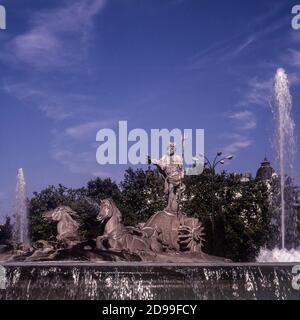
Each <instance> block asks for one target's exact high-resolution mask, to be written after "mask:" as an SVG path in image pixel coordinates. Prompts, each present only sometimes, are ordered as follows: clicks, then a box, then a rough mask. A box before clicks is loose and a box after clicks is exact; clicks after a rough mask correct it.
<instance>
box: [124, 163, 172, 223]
mask: <svg viewBox="0 0 300 320" xmlns="http://www.w3.org/2000/svg"><path fill="white" fill-rule="evenodd" d="M163 185H164V180H163V178H162V177H161V176H160V175H159V173H158V171H157V170H147V171H144V170H142V169H136V170H133V169H132V168H129V169H127V170H126V171H125V175H124V180H123V181H122V182H121V183H120V187H121V206H120V208H121V212H122V213H123V221H124V222H125V224H128V225H135V224H137V223H139V222H145V221H147V220H148V219H149V218H150V216H151V215H153V214H154V213H155V212H157V211H159V210H162V209H163V208H164V206H165V203H166V202H165V197H164V193H163Z"/></svg>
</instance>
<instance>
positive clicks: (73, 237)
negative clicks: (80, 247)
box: [43, 206, 80, 247]
mask: <svg viewBox="0 0 300 320" xmlns="http://www.w3.org/2000/svg"><path fill="white" fill-rule="evenodd" d="M43 218H44V219H51V220H53V221H57V222H58V223H57V236H56V239H57V240H58V241H60V242H62V243H63V244H64V245H66V246H67V247H71V246H73V245H74V244H77V243H78V242H79V240H80V238H79V234H78V229H79V223H78V222H76V221H75V220H74V219H73V218H78V216H77V214H76V212H75V211H73V210H72V209H71V208H70V207H67V206H60V207H58V208H56V209H54V210H51V211H48V212H46V213H44V214H43Z"/></svg>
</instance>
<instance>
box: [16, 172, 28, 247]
mask: <svg viewBox="0 0 300 320" xmlns="http://www.w3.org/2000/svg"><path fill="white" fill-rule="evenodd" d="M14 218H15V221H14V224H13V241H14V243H15V244H22V246H24V247H28V246H29V245H30V240H29V231H28V210H27V196H26V182H25V176H24V171H23V169H22V168H20V169H19V170H18V175H17V188H16V204H15V215H14Z"/></svg>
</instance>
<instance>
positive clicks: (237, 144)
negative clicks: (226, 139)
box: [223, 134, 253, 154]
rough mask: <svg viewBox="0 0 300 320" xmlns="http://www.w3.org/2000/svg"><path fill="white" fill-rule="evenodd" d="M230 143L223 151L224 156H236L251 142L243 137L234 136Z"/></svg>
mask: <svg viewBox="0 0 300 320" xmlns="http://www.w3.org/2000/svg"><path fill="white" fill-rule="evenodd" d="M232 138H233V139H232V141H231V142H230V143H229V144H227V145H226V146H225V147H224V148H223V150H224V152H225V153H226V154H236V153H238V152H239V151H240V150H242V149H246V148H248V147H250V146H251V145H252V143H253V141H252V140H251V139H249V138H247V137H245V136H242V135H238V134H234V135H232Z"/></svg>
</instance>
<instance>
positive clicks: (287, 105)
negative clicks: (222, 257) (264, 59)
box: [256, 68, 300, 262]
mask: <svg viewBox="0 0 300 320" xmlns="http://www.w3.org/2000/svg"><path fill="white" fill-rule="evenodd" d="M272 111H273V114H274V121H275V130H276V131H275V149H276V156H277V161H278V163H279V170H280V172H279V173H280V189H281V190H280V197H281V247H282V249H278V248H275V249H273V250H271V251H270V250H267V249H265V248H261V250H260V253H259V255H258V257H257V259H256V260H257V261H258V262H291V261H294V262H296V261H297V262H299V261H300V251H299V250H297V248H294V249H291V250H287V249H286V248H285V245H286V241H285V235H286V228H285V222H286V210H285V207H286V206H285V184H286V177H287V175H289V176H292V171H293V170H292V169H293V160H294V157H295V151H296V145H295V136H294V129H295V123H294V121H293V119H292V114H291V111H292V97H291V94H290V90H289V81H288V77H287V75H286V73H285V70H284V69H282V68H279V69H278V70H277V72H276V75H275V82H274V104H273V105H272Z"/></svg>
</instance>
